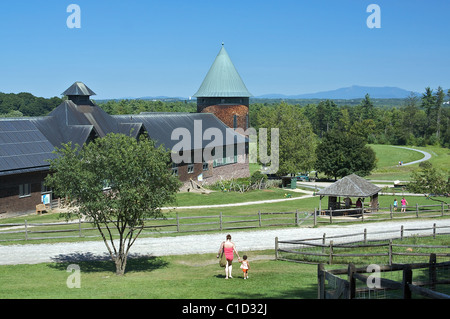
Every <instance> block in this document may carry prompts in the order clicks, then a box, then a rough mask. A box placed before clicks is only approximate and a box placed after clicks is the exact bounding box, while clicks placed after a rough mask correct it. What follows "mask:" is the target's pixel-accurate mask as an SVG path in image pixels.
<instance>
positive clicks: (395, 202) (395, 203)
mask: <svg viewBox="0 0 450 319" xmlns="http://www.w3.org/2000/svg"><path fill="white" fill-rule="evenodd" d="M397 206H398V202H397V198H394V212H396V211H397Z"/></svg>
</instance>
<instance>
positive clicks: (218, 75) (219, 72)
mask: <svg viewBox="0 0 450 319" xmlns="http://www.w3.org/2000/svg"><path fill="white" fill-rule="evenodd" d="M193 96H194V97H250V96H252V94H251V93H250V92H249V91H248V90H247V87H246V86H245V84H244V82H243V81H242V79H241V77H240V75H239V73H238V72H237V70H236V68H235V67H234V65H233V62H231V59H230V57H229V56H228V53H227V51H226V50H225V47H224V45H223V44H222V48H221V49H220V51H219V54H218V55H217V57H216V59H215V60H214V63H213V64H212V66H211V68H210V69H209V71H208V74H206V77H205V79H204V80H203V83H202V85H201V86H200V88H199V89H198V91H197V93H195V94H194V95H193Z"/></svg>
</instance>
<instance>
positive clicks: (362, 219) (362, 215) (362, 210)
mask: <svg viewBox="0 0 450 319" xmlns="http://www.w3.org/2000/svg"><path fill="white" fill-rule="evenodd" d="M361 221H364V208H361Z"/></svg>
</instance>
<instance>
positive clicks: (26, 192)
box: [19, 184, 31, 197]
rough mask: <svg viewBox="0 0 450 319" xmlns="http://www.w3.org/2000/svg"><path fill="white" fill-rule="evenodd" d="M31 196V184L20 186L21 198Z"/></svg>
mask: <svg viewBox="0 0 450 319" xmlns="http://www.w3.org/2000/svg"><path fill="white" fill-rule="evenodd" d="M27 196H31V184H20V185H19V197H27Z"/></svg>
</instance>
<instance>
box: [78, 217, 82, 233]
mask: <svg viewBox="0 0 450 319" xmlns="http://www.w3.org/2000/svg"><path fill="white" fill-rule="evenodd" d="M78 237H82V236H81V217H80V218H78Z"/></svg>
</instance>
